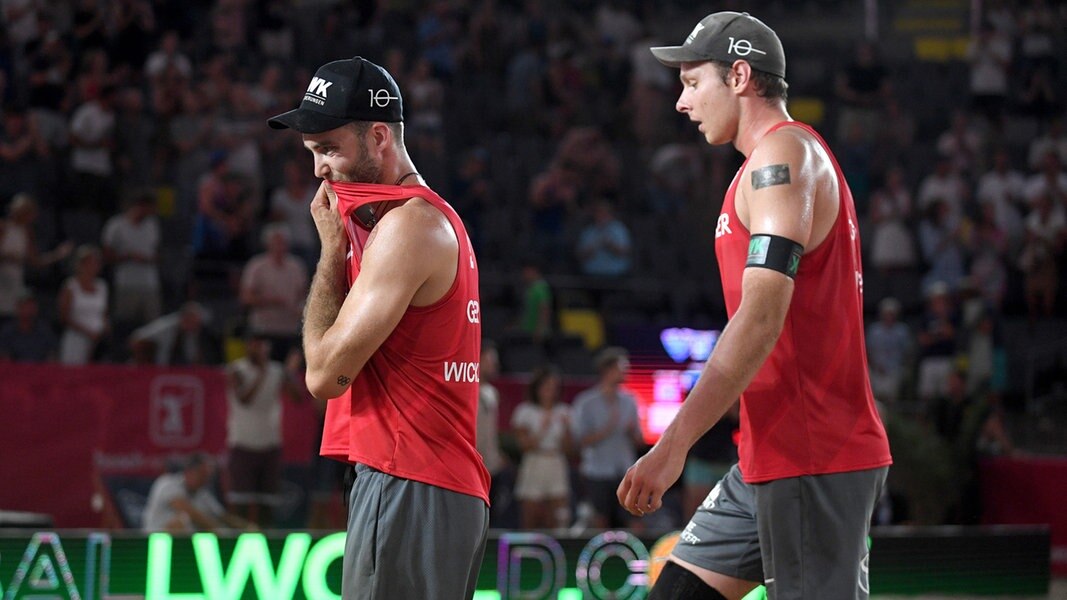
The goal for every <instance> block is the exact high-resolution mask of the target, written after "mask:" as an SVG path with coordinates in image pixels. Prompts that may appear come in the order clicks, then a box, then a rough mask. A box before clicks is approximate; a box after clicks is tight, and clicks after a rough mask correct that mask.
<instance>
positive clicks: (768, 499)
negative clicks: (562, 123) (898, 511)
mask: <svg viewBox="0 0 1067 600" xmlns="http://www.w3.org/2000/svg"><path fill="white" fill-rule="evenodd" d="M652 53H653V54H654V55H655V56H656V58H657V59H659V60H660V62H662V63H663V64H665V65H667V66H669V67H674V68H678V69H679V71H680V78H681V81H682V84H683V90H682V92H681V96H680V97H679V98H678V102H677V104H676V109H677V110H678V111H679V112H681V113H683V114H685V115H687V116H688V117H689V119H690V120H691V121H693V122H695V123H697V129H698V130H699V131H700V133H701V134H703V136H704V139H705V140H706V141H707V142H708V143H709V144H715V145H718V144H728V143H729V144H733V145H734V147H735V148H737V150H738V151H740V152H741V153H742V154H744V155H745V157H746V160H745V163H744V165H742V167H741V169H740V170H739V171H738V172H737V175H736V176H735V177H734V181H733V183H732V184H731V185H730V188H729V190H728V191H727V193H726V198H725V201H724V203H723V207H722V213H721V215H720V216H719V220H718V223H717V226H716V229H715V250H716V256H717V259H718V262H719V269H720V272H721V277H722V284H723V292H724V296H725V301H726V307H727V314H728V316H729V322H728V324H727V326H726V329H725V330H724V331H723V334H722V336H721V337H720V338H719V341H718V344H717V345H716V347H715V350H714V352H713V353H712V355H711V356H710V357H709V359H708V361H707V364H706V366H705V368H704V371H703V373H702V374H701V376H700V378H699V380H698V381H697V383H696V385H695V386H694V387H693V390H692V392H691V393H690V395H689V397H688V398H687V399H686V401H685V403H684V404H683V406H682V408H681V410H680V411H679V413H678V415H677V416H676V417H675V419H674V421H673V422H672V423H671V424H670V426H669V427H668V428H667V430H666V431H665V432H664V434H663V437H662V438H661V439H660V441H659V442H658V443H657V444H656V445H655V446H654V447H653V448H652V450H650V451H649V452H648V454H646V455H645V456H644V457H642V458H641V459H639V460H638V461H637V462H636V463H635V464H634V465H633V466H632V467H631V468H630V469H629V471H628V472H627V474H626V476H625V478H624V479H623V482H622V484H621V485H620V486H619V489H618V497H619V502H620V503H622V505H623V506H624V507H625V508H626V509H627V510H629V511H631V512H632V513H634V514H637V515H641V514H646V513H648V512H651V511H654V510H657V509H658V508H659V507H660V505H661V500H662V496H663V493H664V491H665V490H666V489H667V488H668V487H670V486H671V484H673V483H674V482H675V481H676V480H677V478H678V476H679V474H680V473H681V472H682V468H683V466H684V464H685V457H686V454H687V452H688V451H689V448H690V447H691V446H692V445H693V443H694V442H695V441H696V440H697V439H698V438H699V437H700V436H701V435H702V434H703V433H704V432H705V431H707V430H708V429H709V428H710V427H711V426H712V425H713V424H714V423H715V422H716V421H718V420H719V418H720V417H721V416H722V415H723V413H724V412H725V411H726V410H727V409H728V408H729V406H730V405H731V404H732V403H733V402H734V401H735V400H736V399H737V398H738V396H740V398H741V439H740V442H739V448H738V454H739V456H740V462H739V464H738V465H737V466H735V467H734V468H733V469H732V470H731V471H730V472H729V473H728V474H727V475H726V477H724V478H723V480H722V481H720V483H719V485H717V486H716V487H715V488H714V489H713V490H712V491H711V493H710V494H709V495H708V497H707V498H706V499H705V500H704V502H703V503H702V504H701V506H700V508H699V509H697V511H696V513H695V514H694V516H693V518H692V520H691V521H690V523H689V525H688V526H687V527H686V529H685V531H683V533H682V534H681V538H680V540H679V542H678V544H677V546H676V547H675V549H674V551H673V553H672V555H671V557H670V562H669V563H668V564H667V565H666V567H665V568H664V570H663V573H662V575H661V576H660V579H659V580H658V581H657V582H656V585H655V586H654V588H653V590H652V592H651V595H650V598H652V599H663V598H675V599H689V598H730V599H734V598H741V597H743V596H744V595H745V594H747V593H748V592H749V591H751V590H752V589H753V588H754V587H755V586H757V585H758V584H760V583H763V584H765V585H766V586H767V592H768V596H769V597H770V598H772V599H780V598H808V599H816V598H818V599H825V598H838V599H839V598H867V597H868V595H869V591H868V590H869V587H868V577H867V570H868V545H867V535H868V531H869V523H870V517H871V513H872V511H873V510H874V506H875V503H876V502H877V500H878V498H879V496H880V494H881V493H882V488H883V487H884V485H885V477H886V473H887V471H888V468H889V464H890V463H891V462H892V459H891V457H890V453H889V444H888V441H887V439H886V435H885V430H884V428H883V426H882V422H881V419H880V417H879V415H878V412H877V410H876V408H875V403H874V398H873V396H872V394H871V389H870V382H869V380H868V377H867V357H866V353H865V349H864V339H863V311H862V308H863V273H862V266H861V260H860V240H859V234H858V231H857V227H856V226H857V223H858V221H857V219H856V212H855V207H854V205H853V201H852V194H851V192H850V191H849V189H848V185H847V184H846V183H845V178H844V176H843V175H842V173H841V169H840V167H839V166H838V164H837V161H836V160H835V158H834V156H833V154H832V153H831V151H830V149H829V147H828V146H827V144H826V142H825V141H823V139H822V138H821V137H820V136H819V134H818V133H816V132H815V131H814V130H813V129H812V128H811V127H809V126H807V125H805V124H802V123H799V122H797V121H794V120H792V119H791V118H790V116H789V114H788V112H787V111H786V102H785V101H786V90H787V87H788V86H787V84H786V82H785V53H784V50H783V48H782V44H781V41H780V40H779V39H778V36H777V35H776V34H775V33H774V31H773V30H771V29H770V28H769V27H768V26H767V25H766V24H764V23H763V22H762V21H760V20H758V19H756V18H754V17H752V16H750V15H749V14H748V13H736V12H719V13H714V14H711V15H709V16H707V17H705V18H704V19H703V20H701V21H700V23H698V24H697V25H696V27H695V28H694V29H693V31H692V33H691V34H690V35H689V37H688V39H686V41H685V43H683V44H682V45H680V46H669V47H658V48H652ZM709 234H710V232H709Z"/></svg>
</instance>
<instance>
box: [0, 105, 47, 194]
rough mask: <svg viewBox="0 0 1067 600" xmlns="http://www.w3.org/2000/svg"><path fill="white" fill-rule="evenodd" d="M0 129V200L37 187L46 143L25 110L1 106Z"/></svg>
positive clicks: (45, 152)
mask: <svg viewBox="0 0 1067 600" xmlns="http://www.w3.org/2000/svg"><path fill="white" fill-rule="evenodd" d="M2 125H3V126H2V128H0V199H7V198H11V197H12V196H14V195H16V194H18V193H21V192H32V191H34V190H35V189H36V186H37V184H38V173H39V172H40V168H39V164H40V162H41V159H43V158H45V157H47V156H48V154H49V148H48V144H47V143H46V142H45V140H44V138H43V137H42V136H41V135H40V133H39V132H38V131H37V126H36V122H35V120H34V119H32V118H31V117H30V115H29V113H27V112H26V110H25V109H23V108H21V107H17V106H10V105H8V106H5V108H4V117H3V124H2Z"/></svg>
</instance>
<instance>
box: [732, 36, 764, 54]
mask: <svg viewBox="0 0 1067 600" xmlns="http://www.w3.org/2000/svg"><path fill="white" fill-rule="evenodd" d="M726 52H727V53H729V54H736V55H738V56H748V55H749V54H752V53H753V52H756V53H758V54H767V53H766V52H764V51H763V50H759V49H757V48H753V47H752V42H750V41H748V40H746V39H740V40H734V36H730V47H729V48H728V49H727V50H726Z"/></svg>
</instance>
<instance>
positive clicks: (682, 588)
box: [647, 561, 726, 600]
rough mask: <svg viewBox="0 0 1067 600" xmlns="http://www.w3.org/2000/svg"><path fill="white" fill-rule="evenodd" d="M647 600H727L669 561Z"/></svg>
mask: <svg viewBox="0 0 1067 600" xmlns="http://www.w3.org/2000/svg"><path fill="white" fill-rule="evenodd" d="M647 600H726V596H723V595H722V594H720V593H719V591H718V590H716V589H715V588H713V587H711V586H710V585H708V584H706V583H704V580H703V579H701V578H699V577H697V576H696V575H694V574H693V572H692V571H690V570H689V569H686V568H685V567H683V566H681V565H679V564H678V563H675V562H669V561H668V562H667V564H666V565H664V566H663V570H662V571H661V572H660V574H659V579H657V580H656V585H654V586H652V591H651V592H649V593H648V599H647Z"/></svg>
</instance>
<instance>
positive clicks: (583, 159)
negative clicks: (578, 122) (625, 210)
mask: <svg viewBox="0 0 1067 600" xmlns="http://www.w3.org/2000/svg"><path fill="white" fill-rule="evenodd" d="M556 160H557V161H559V164H560V165H562V166H563V168H564V169H567V170H569V171H571V172H573V173H578V174H580V177H579V178H578V180H577V184H578V187H579V190H580V191H581V196H584V197H586V198H596V197H615V196H616V195H617V194H618V192H619V189H620V181H621V180H622V165H621V163H620V161H619V157H618V156H617V155H616V152H615V149H614V148H613V147H612V145H611V144H610V143H609V142H608V140H607V138H606V137H604V134H603V133H602V132H601V131H600V130H599V129H597V128H595V127H574V128H572V129H570V130H568V131H567V133H566V135H564V136H563V139H562V140H560V143H559V148H558V149H557V150H556Z"/></svg>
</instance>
